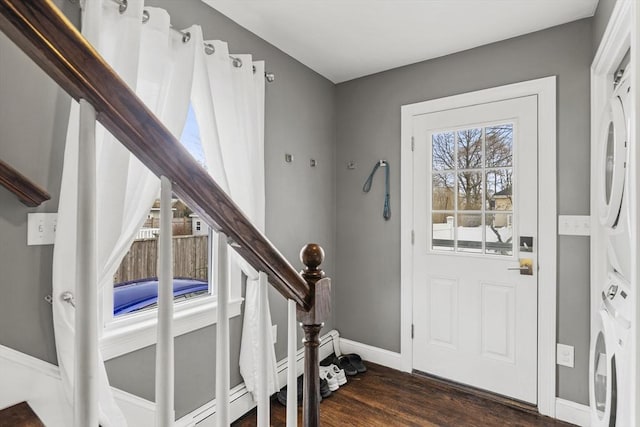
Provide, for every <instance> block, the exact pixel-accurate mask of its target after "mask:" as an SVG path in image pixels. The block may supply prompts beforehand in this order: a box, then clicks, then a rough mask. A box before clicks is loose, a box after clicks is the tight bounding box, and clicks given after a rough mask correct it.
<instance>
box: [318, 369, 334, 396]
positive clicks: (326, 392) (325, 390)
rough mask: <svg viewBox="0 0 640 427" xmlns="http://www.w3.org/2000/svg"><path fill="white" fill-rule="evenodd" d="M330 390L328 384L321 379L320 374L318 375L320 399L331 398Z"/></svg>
mask: <svg viewBox="0 0 640 427" xmlns="http://www.w3.org/2000/svg"><path fill="white" fill-rule="evenodd" d="M331 391H332V390H331V388H329V382H328V381H327V380H325V379H324V378H322V374H320V397H321V398H322V399H324V398H326V397H329V396H331Z"/></svg>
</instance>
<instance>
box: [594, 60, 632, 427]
mask: <svg viewBox="0 0 640 427" xmlns="http://www.w3.org/2000/svg"><path fill="white" fill-rule="evenodd" d="M629 74H630V73H629V72H628V69H627V72H622V71H620V72H619V73H618V75H617V76H616V82H615V89H614V91H613V95H612V96H611V98H610V100H609V105H608V107H607V108H606V109H605V112H604V117H603V121H602V131H601V139H600V141H601V142H600V143H601V144H602V146H601V155H600V159H599V161H600V168H599V169H600V175H601V179H600V183H601V188H600V189H598V191H597V192H598V193H599V194H600V197H599V198H600V203H599V204H600V209H599V212H598V214H599V218H600V224H601V226H602V227H603V230H604V234H605V235H606V239H605V240H606V245H607V248H606V253H607V257H606V258H607V262H606V280H603V283H602V287H601V289H598V294H599V297H598V298H599V304H598V306H599V308H598V312H597V313H596V315H595V318H594V330H593V335H592V337H591V354H590V364H589V368H590V370H589V376H590V378H589V398H590V401H591V421H592V422H591V425H592V426H594V427H595V426H606V427H629V426H630V425H631V411H632V408H631V404H632V402H631V381H632V380H633V378H632V376H631V367H632V365H631V364H632V363H633V357H632V351H633V349H632V348H631V344H632V342H631V337H632V335H631V334H632V330H635V328H634V327H633V324H632V319H633V311H632V306H633V305H632V304H633V303H632V299H633V293H634V292H635V291H636V290H635V289H631V287H630V285H629V283H630V274H631V268H632V265H631V256H630V253H631V234H630V223H629V220H630V212H629V209H630V203H629V198H630V197H629V180H628V179H629V177H628V170H629V168H628V165H629V145H630V143H631V141H630V138H629V137H630V132H629V129H630V128H629V123H630V120H631V119H632V117H631V115H630V89H631V88H630V82H629V78H628V76H629Z"/></svg>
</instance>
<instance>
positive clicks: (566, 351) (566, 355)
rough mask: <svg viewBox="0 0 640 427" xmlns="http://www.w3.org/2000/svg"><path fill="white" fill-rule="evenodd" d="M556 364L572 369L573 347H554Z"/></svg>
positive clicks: (563, 345)
mask: <svg viewBox="0 0 640 427" xmlns="http://www.w3.org/2000/svg"><path fill="white" fill-rule="evenodd" d="M556 363H557V364H558V365H562V366H567V367H569V368H573V346H571V345H566V344H558V345H557V347H556Z"/></svg>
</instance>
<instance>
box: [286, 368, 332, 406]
mask: <svg viewBox="0 0 640 427" xmlns="http://www.w3.org/2000/svg"><path fill="white" fill-rule="evenodd" d="M296 385H297V389H298V390H297V396H296V397H297V399H298V406H300V405H302V385H303V380H302V375H301V376H299V377H298V382H297V384H296ZM321 397H322V396H321ZM276 399H277V400H278V402H280V404H281V405H282V406H287V386H284V387H282V389H280V391H279V392H278V393H276Z"/></svg>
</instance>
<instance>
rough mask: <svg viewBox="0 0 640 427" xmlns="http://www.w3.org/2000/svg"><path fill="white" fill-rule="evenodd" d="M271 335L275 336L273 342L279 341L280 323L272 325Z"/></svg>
mask: <svg viewBox="0 0 640 427" xmlns="http://www.w3.org/2000/svg"><path fill="white" fill-rule="evenodd" d="M271 335H272V336H273V343H274V344H275V343H277V342H278V325H271Z"/></svg>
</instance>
